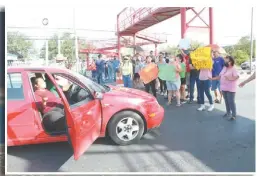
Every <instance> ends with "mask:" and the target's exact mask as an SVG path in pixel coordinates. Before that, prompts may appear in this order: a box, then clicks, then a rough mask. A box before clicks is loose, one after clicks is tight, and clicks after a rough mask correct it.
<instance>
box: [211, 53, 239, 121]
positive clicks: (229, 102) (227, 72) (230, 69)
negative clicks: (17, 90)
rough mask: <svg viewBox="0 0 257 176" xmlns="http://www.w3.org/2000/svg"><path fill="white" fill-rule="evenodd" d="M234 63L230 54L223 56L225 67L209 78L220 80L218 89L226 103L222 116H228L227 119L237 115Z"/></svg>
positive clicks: (236, 77)
mask: <svg viewBox="0 0 257 176" xmlns="http://www.w3.org/2000/svg"><path fill="white" fill-rule="evenodd" d="M234 64H235V60H234V58H233V57H232V56H227V57H225V67H224V68H223V69H222V71H221V72H220V74H219V76H217V77H214V78H210V80H220V89H221V90H222V94H223V98H224V101H225V105H226V114H225V115H224V116H223V117H224V118H226V117H228V119H229V120H235V119H236V115H237V114H236V102H235V96H236V88H237V80H238V79H239V74H238V72H237V70H236V68H235V67H234ZM231 112H232V114H231Z"/></svg>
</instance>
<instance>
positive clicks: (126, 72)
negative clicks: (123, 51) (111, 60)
mask: <svg viewBox="0 0 257 176" xmlns="http://www.w3.org/2000/svg"><path fill="white" fill-rule="evenodd" d="M121 74H122V80H123V83H124V87H128V88H132V78H133V65H132V63H131V62H130V58H129V57H128V56H125V57H124V59H123V63H122V64H121Z"/></svg>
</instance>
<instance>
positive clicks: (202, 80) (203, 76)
mask: <svg viewBox="0 0 257 176" xmlns="http://www.w3.org/2000/svg"><path fill="white" fill-rule="evenodd" d="M211 77H212V72H211V70H210V69H200V73H199V84H200V85H199V89H200V90H199V95H200V104H201V106H200V108H198V109H197V110H198V111H203V110H205V105H204V94H205V95H206V96H207V98H208V100H209V103H210V107H209V108H208V111H212V110H213V109H214V104H213V101H212V96H211V91H210V88H211V81H210V80H209V78H211Z"/></svg>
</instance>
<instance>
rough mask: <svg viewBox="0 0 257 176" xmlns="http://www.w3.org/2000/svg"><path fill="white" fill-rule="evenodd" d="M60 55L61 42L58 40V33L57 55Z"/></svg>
mask: <svg viewBox="0 0 257 176" xmlns="http://www.w3.org/2000/svg"><path fill="white" fill-rule="evenodd" d="M60 54H61V40H60V33H59V32H58V55H60Z"/></svg>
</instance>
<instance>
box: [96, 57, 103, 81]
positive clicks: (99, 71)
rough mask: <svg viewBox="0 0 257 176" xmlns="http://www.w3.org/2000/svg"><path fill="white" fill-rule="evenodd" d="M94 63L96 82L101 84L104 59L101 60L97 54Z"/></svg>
mask: <svg viewBox="0 0 257 176" xmlns="http://www.w3.org/2000/svg"><path fill="white" fill-rule="evenodd" d="M95 64H96V79H97V82H98V84H103V83H104V80H103V77H104V69H105V67H104V66H105V61H104V60H103V58H102V55H101V54H99V55H98V59H97V60H96V62H95Z"/></svg>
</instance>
